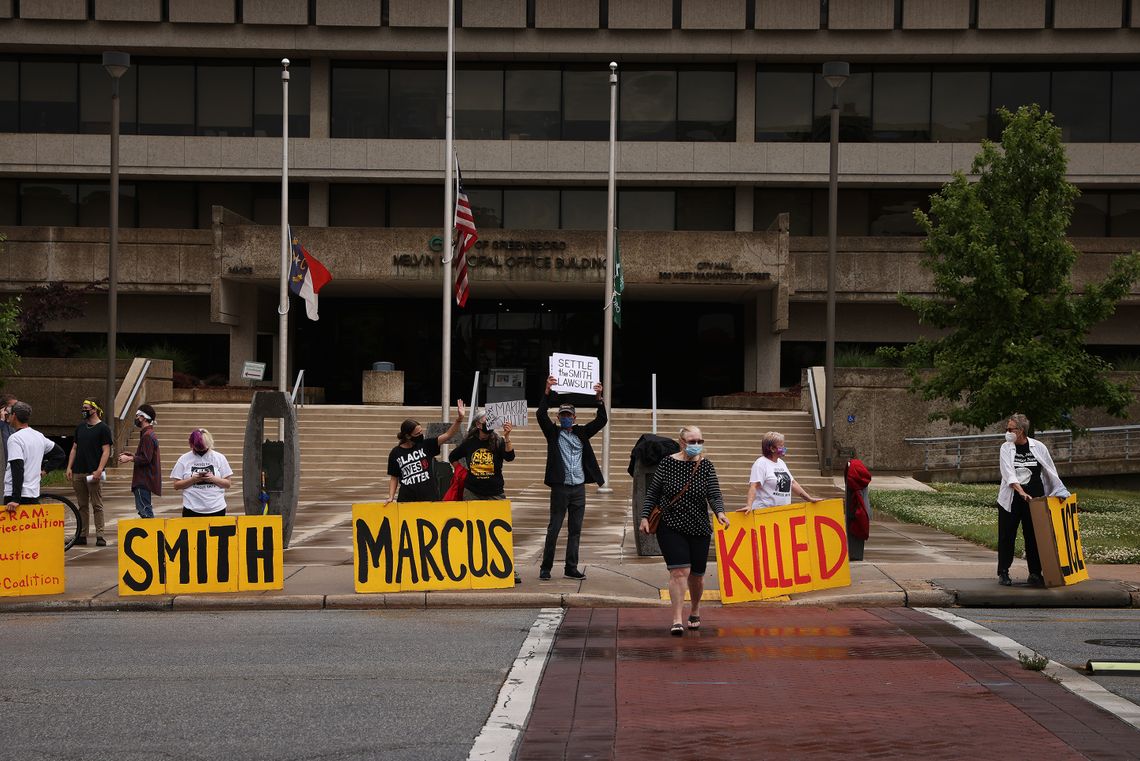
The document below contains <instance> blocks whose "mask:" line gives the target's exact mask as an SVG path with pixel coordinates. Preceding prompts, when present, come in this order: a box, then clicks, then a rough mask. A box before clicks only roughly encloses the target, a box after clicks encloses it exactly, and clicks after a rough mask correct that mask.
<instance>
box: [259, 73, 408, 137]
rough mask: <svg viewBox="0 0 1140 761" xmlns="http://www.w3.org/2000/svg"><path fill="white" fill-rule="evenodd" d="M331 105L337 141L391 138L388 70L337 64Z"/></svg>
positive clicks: (332, 132) (333, 76)
mask: <svg viewBox="0 0 1140 761" xmlns="http://www.w3.org/2000/svg"><path fill="white" fill-rule="evenodd" d="M330 105H331V109H330V110H331V112H332V125H331V126H332V129H331V132H330V134H331V135H332V136H333V137H355V138H385V137H388V70H387V69H381V68H364V67H357V66H338V65H336V64H333V67H332V92H331V93H330ZM280 110H281V109H280V107H278V113H280Z"/></svg>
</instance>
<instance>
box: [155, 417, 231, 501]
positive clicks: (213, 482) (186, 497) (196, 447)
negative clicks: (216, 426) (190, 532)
mask: <svg viewBox="0 0 1140 761" xmlns="http://www.w3.org/2000/svg"><path fill="white" fill-rule="evenodd" d="M233 474H234V471H233V469H232V468H231V467H230V461H229V460H227V459H226V456H225V455H224V454H222V453H221V452H219V451H217V450H215V449H214V437H213V436H211V435H210V432H209V431H207V430H206V429H205V428H196V429H194V430H193V431H191V432H190V451H189V452H187V453H186V454H184V455H182V456H181V457H179V458H178V462H176V463H174V468H173V469H172V470H171V471H170V477H171V478H172V479H173V480H174V483H173V486H174V490H175V491H180V492H182V517H183V518H217V517H219V516H222V515H225V514H226V489H228V488H230V486H232V485H233V480H232V476H233Z"/></svg>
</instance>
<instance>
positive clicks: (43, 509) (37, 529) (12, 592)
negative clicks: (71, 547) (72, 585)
mask: <svg viewBox="0 0 1140 761" xmlns="http://www.w3.org/2000/svg"><path fill="white" fill-rule="evenodd" d="M63 510H64V508H63V505H61V504H59V503H52V504H43V505H21V506H20V507H19V508H17V509H16V512H14V513H9V512H8V511H7V510H6V509H4V508H3V507H0V597H17V596H21V595H58V594H61V593H62V592H63V588H64V579H63Z"/></svg>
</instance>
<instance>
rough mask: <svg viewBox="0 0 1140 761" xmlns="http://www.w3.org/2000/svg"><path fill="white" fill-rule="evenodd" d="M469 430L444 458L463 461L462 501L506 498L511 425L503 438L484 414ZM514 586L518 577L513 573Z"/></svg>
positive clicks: (511, 457) (512, 451)
mask: <svg viewBox="0 0 1140 761" xmlns="http://www.w3.org/2000/svg"><path fill="white" fill-rule="evenodd" d="M471 422H472V426H471V430H470V431H468V433H467V438H465V439H464V440H463V443H462V444H460V445H459V446H457V447H456V448H455V449H454V450H452V452H451V454H450V455H448V456H447V459H448V460H449V461H451V462H456V461H458V460H462V459H466V460H467V480H466V481H464V482H463V499H465V500H480V499H506V498H507V495H506V493H505V492H504V487H503V463H504V462H511V461H513V460H514V459H515V445H514V444H512V443H511V431H513V430H514V426H512V425H511V424H510V423H507V422H504V423H503V435H502V436H500V435H499V434H497V433H496V432H495V429H493V428H491V427H489V426H488V425H487V416H486V414H482V415H476V416H475V418H474V419H473V420H472V421H471ZM515 583H516V584H521V583H522V578H521V577H520V576H519V572H518V570H517V569H516V570H515Z"/></svg>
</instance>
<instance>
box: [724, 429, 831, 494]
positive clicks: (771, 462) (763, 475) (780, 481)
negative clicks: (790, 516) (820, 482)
mask: <svg viewBox="0 0 1140 761" xmlns="http://www.w3.org/2000/svg"><path fill="white" fill-rule="evenodd" d="M787 453H788V449H787V447H785V446H784V434H782V433H779V432H777V431H768V432H767V433H766V434H764V438H762V439H761V440H760V457H758V458H756V462H754V463H752V475H751V476H749V478H748V499H747V500H746V501H745V503H744V507H742V508H740V510H738V511H737V512H741V513H750V512H752V511H753V510H759V509H761V508H764V507H779V506H780V505H790V504H791V503H792V494H793V493H794V494H796V496H798V497H800V498H801V499H802V500H804V501H805V502H819V501H820V498H818V497H813V496H811V495H810V494H808V493H807V492H806V491H804V488H803V487H802V486H800V485H799V483H798V482H797V481H796V479H794V478H792V472H791V471H790V470H788V466H787V464H786V463H785V462H784V460H783V457H784V455H786V454H787Z"/></svg>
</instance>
